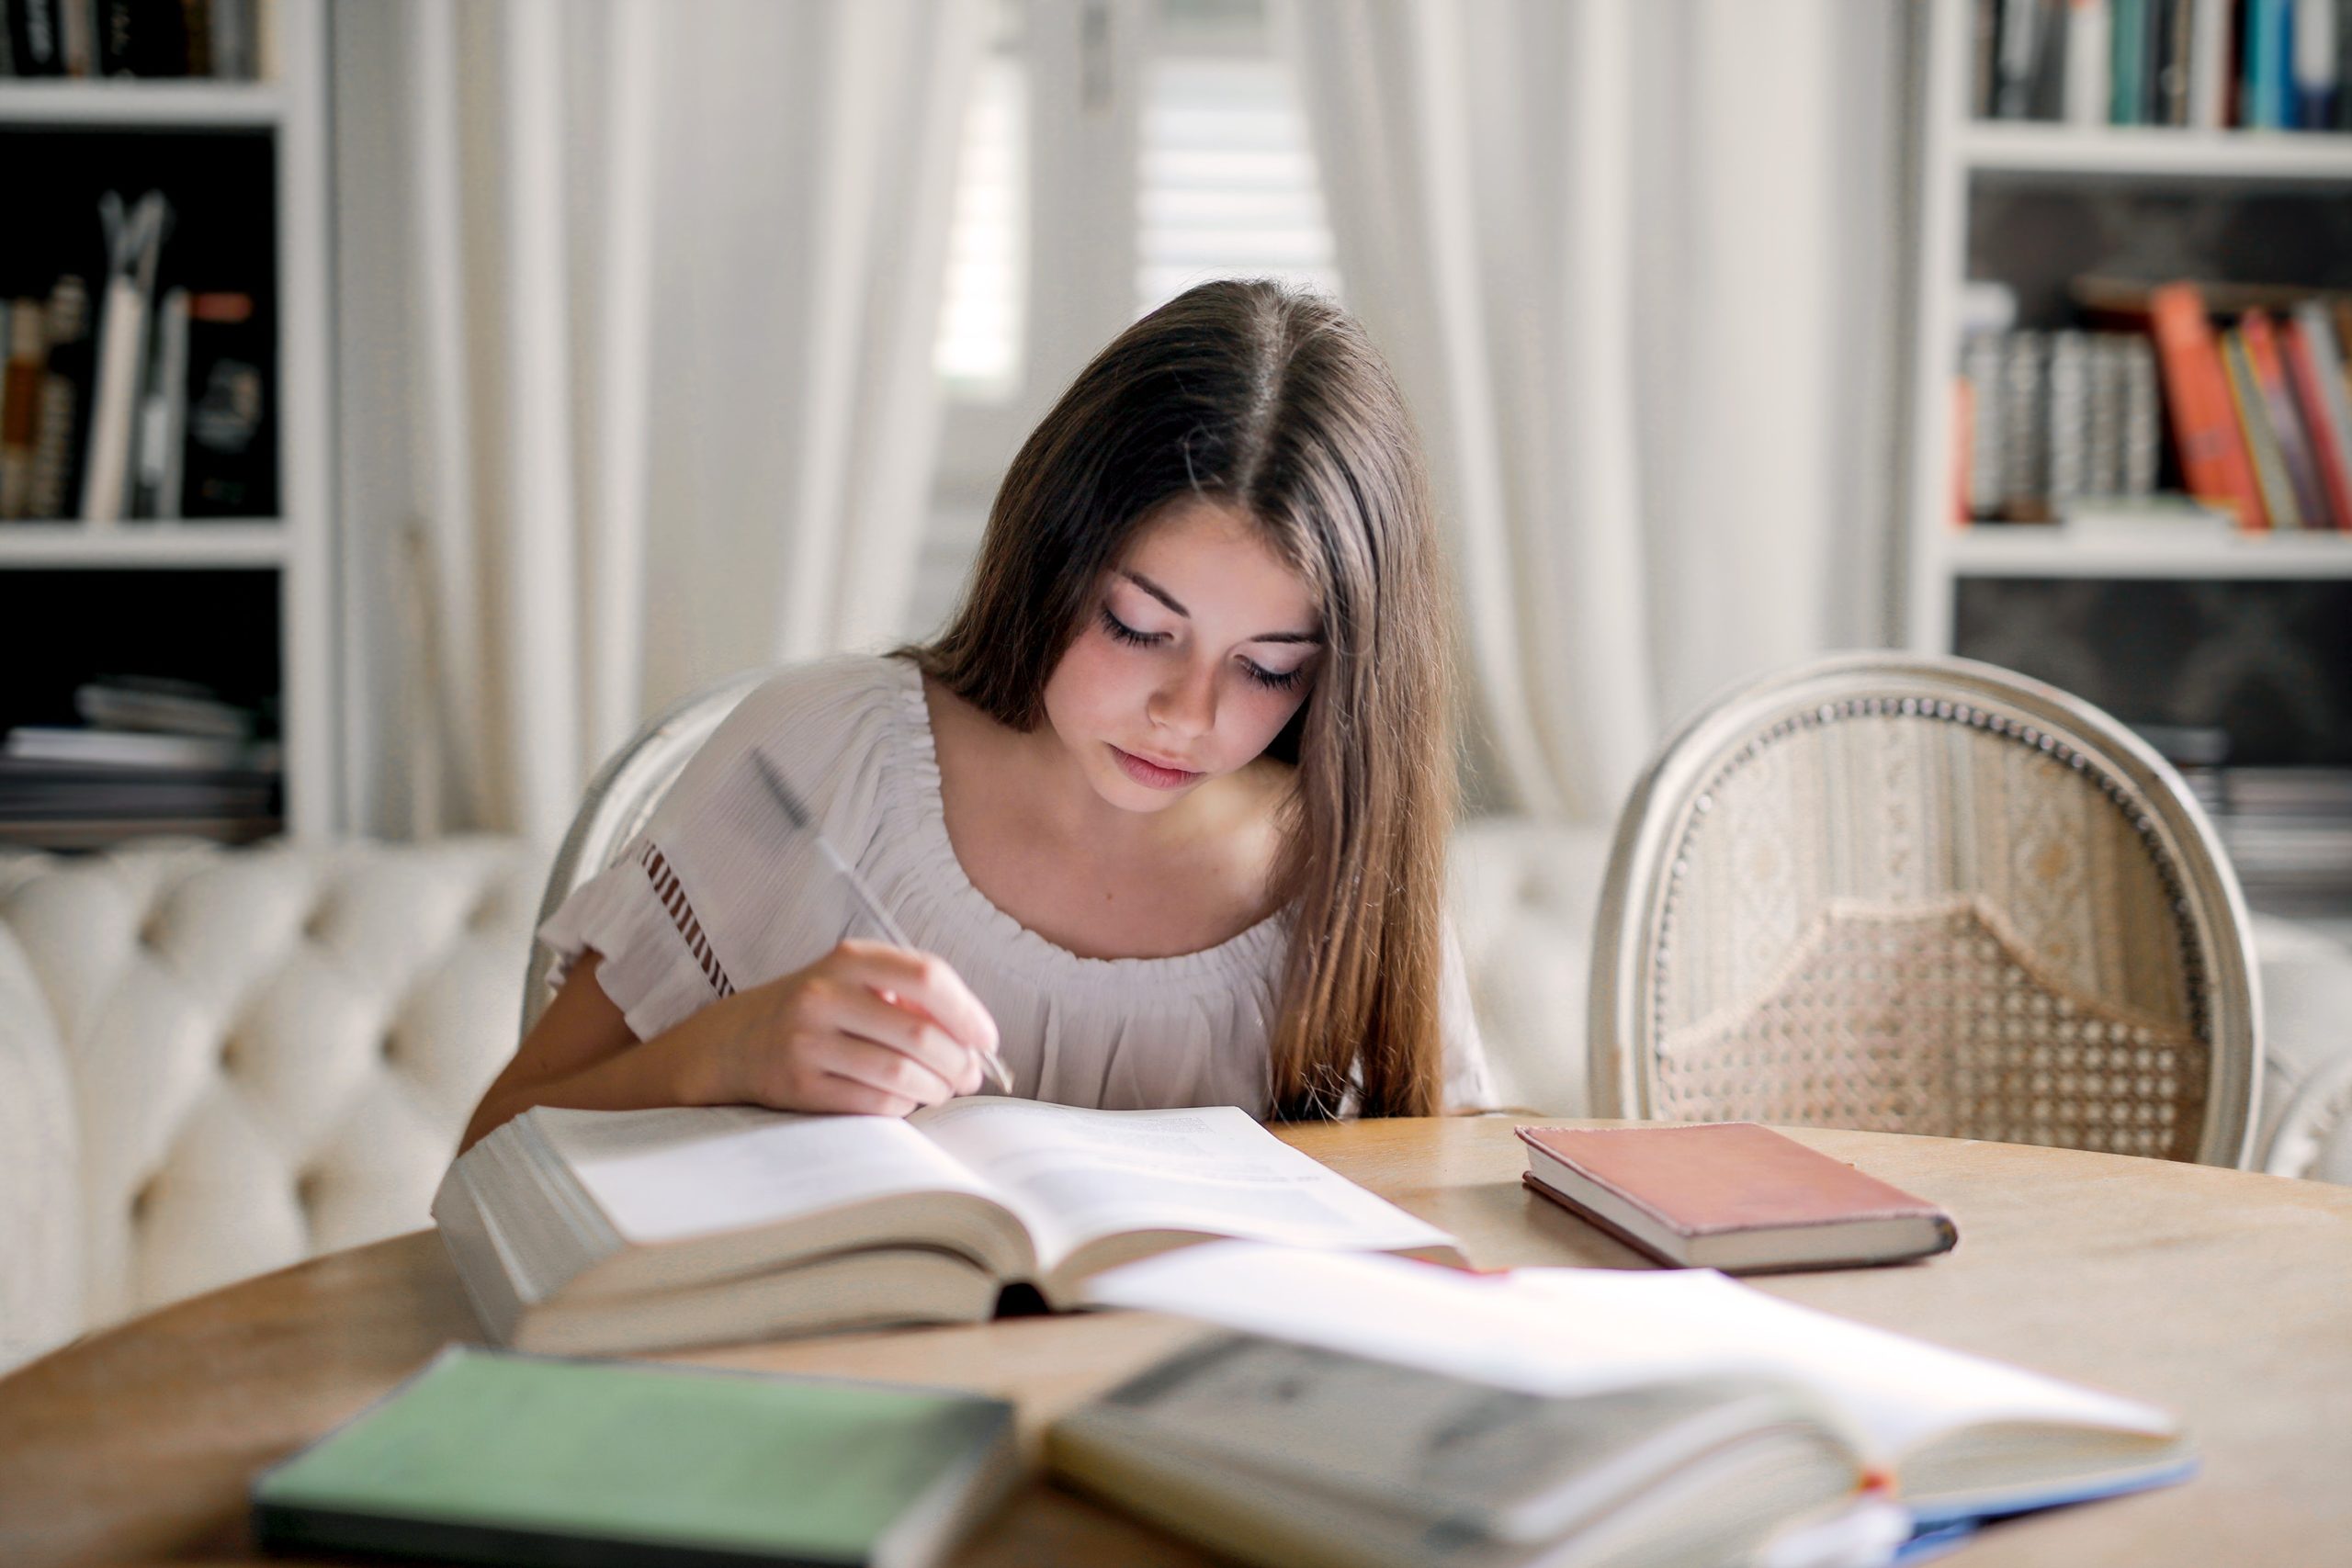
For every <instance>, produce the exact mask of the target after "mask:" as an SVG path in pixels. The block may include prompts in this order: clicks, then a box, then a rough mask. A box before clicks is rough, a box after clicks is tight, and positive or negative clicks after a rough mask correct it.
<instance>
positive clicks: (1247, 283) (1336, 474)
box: [905, 279, 1454, 1118]
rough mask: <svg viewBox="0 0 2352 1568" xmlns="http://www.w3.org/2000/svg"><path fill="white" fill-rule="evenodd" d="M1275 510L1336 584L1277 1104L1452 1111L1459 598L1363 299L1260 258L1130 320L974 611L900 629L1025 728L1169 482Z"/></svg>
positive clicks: (1058, 417) (1310, 565)
mask: <svg viewBox="0 0 2352 1568" xmlns="http://www.w3.org/2000/svg"><path fill="white" fill-rule="evenodd" d="M1188 495H1199V496H1203V497H1205V498H1208V499H1211V500H1215V501H1217V502H1222V503H1225V504H1227V505H1230V506H1233V507H1235V508H1237V509H1238V510H1239V511H1240V512H1242V513H1245V514H1247V515H1248V516H1250V517H1251V518H1253V519H1255V520H1256V522H1257V523H1258V524H1259V525H1260V526H1261V527H1262V528H1263V529H1264V530H1265V533H1266V537H1267V539H1268V541H1269V543H1270V545H1271V546H1272V548H1273V549H1274V551H1275V553H1276V554H1277V555H1279V556H1281V557H1282V558H1283V560H1284V561H1285V562H1286V563H1287V564H1288V565H1289V566H1290V567H1291V569H1292V570H1295V571H1297V572H1298V573H1299V574H1300V576H1301V577H1302V578H1304V579H1305V580H1306V583H1307V586H1308V588H1309V590H1310V592H1312V593H1313V594H1314V595H1315V597H1316V600H1317V604H1318V605H1319V607H1320V610H1321V615H1322V622H1323V639H1324V655H1323V660H1322V667H1321V669H1320V671H1318V672H1317V676H1316V679H1315V682H1314V685H1313V688H1312V691H1311V694H1309V696H1308V698H1307V700H1306V703H1305V704H1304V705H1302V706H1301V707H1300V709H1299V712H1298V715H1297V716H1296V717H1295V718H1294V719H1293V720H1292V721H1291V724H1290V725H1289V727H1288V728H1285V729H1284V730H1283V734H1282V735H1281V736H1280V737H1278V738H1277V739H1276V740H1275V741H1274V743H1273V745H1272V747H1271V748H1270V749H1269V750H1270V751H1271V752H1272V754H1273V755H1275V756H1277V757H1280V758H1281V759H1283V761H1290V762H1293V763H1295V765H1296V771H1295V775H1294V779H1293V790H1292V795H1291V798H1290V800H1289V803H1288V804H1287V806H1286V807H1285V817H1284V820H1283V852H1282V855H1281V859H1280V861H1279V863H1278V865H1277V867H1276V891H1277V892H1278V893H1279V894H1280V895H1281V897H1282V898H1283V903H1284V904H1285V905H1286V906H1288V907H1289V909H1290V915H1291V946H1290V957H1289V962H1288V967H1287V969H1286V971H1285V973H1284V976H1283V993H1282V1003H1281V1011H1280V1015H1279V1018H1278V1021H1276V1023H1275V1026H1274V1032H1273V1039H1272V1069H1273V1070H1272V1104H1273V1111H1274V1114H1276V1115H1277V1116H1281V1117H1286V1118H1301V1117H1316V1116H1329V1115H1331V1114H1333V1113H1335V1112H1336V1111H1337V1110H1338V1109H1339V1107H1340V1099H1341V1096H1342V1095H1343V1094H1344V1093H1345V1092H1346V1089H1347V1088H1348V1086H1349V1083H1350V1081H1351V1077H1352V1078H1353V1080H1354V1081H1355V1082H1356V1083H1357V1084H1358V1086H1359V1087H1360V1089H1361V1098H1360V1101H1359V1103H1360V1106H1361V1109H1362V1110H1363V1113H1364V1114H1366V1115H1374V1116H1382V1115H1389V1116H1397V1115H1403V1116H1418V1115H1428V1114H1430V1113H1431V1112H1433V1111H1436V1110H1438V1109H1439V1103H1438V1101H1439V1083H1440V1058H1441V1044H1440V1041H1439V1036H1438V986H1439V970H1440V963H1441V960H1440V950H1441V941H1442V938H1441V929H1442V915H1441V908H1442V897H1443V883H1444V875H1445V842H1446V837H1447V833H1448V830H1449V829H1450V828H1451V826H1452V822H1453V805H1454V800H1453V791H1454V785H1453V778H1454V774H1453V730H1452V726H1451V717H1450V714H1449V711H1448V705H1447V704H1448V694H1449V693H1450V692H1451V691H1452V689H1453V636H1452V620H1451V616H1450V615H1449V613H1448V609H1447V606H1448V605H1449V604H1450V603H1451V600H1450V595H1449V593H1448V591H1447V587H1446V583H1445V581H1444V574H1443V569H1442V563H1441V560H1440V556H1439V551H1438V547H1437V540H1436V532H1435V528H1434V526H1433V525H1432V522H1431V519H1430V495H1429V480H1428V475H1427V471H1426V469H1425V468H1424V466H1423V463H1422V458H1421V448H1420V442H1419V436H1418V435H1417V434H1416V433H1415V431H1414V429H1413V426H1412V422H1411V419H1410V417H1409V416H1408V414H1407V412H1406V410H1405V405H1404V400H1403V399H1402V398H1401V397H1400V396H1399V395H1398V393H1397V385H1396V382H1395V380H1394V378H1392V377H1391V376H1390V375H1389V373H1388V368H1387V367H1386V366H1385V364H1384V363H1383V362H1382V361H1381V358H1380V355H1378V353H1377V352H1375V351H1374V348H1373V347H1372V344H1370V342H1369V341H1368V340H1367V339H1366V338H1365V336H1364V334H1363V329H1362V328H1361V327H1360V326H1358V325H1357V323H1356V321H1355V320H1354V318H1352V317H1351V316H1350V315H1349V314H1348V313H1347V312H1346V311H1345V310H1341V309H1340V307H1339V306H1337V305H1335V304H1333V303H1332V302H1330V301H1329V300H1328V299H1321V298H1319V297H1317V296H1315V295H1312V294H1306V293H1301V292H1297V291H1295V290H1293V289H1290V288H1285V287H1283V286H1282V285H1280V284H1276V283H1272V282H1268V281H1263V280H1257V279H1251V280H1225V281H1219V282H1215V283H1204V284H1202V285H1201V286H1199V287H1198V288H1193V289H1191V290H1189V291H1187V292H1186V293H1184V294H1182V295H1179V296H1178V297H1177V298H1176V299H1172V300H1170V302H1169V303H1167V304H1166V305H1163V306H1161V307H1160V308H1159V310H1155V311H1153V312H1152V313H1151V314H1150V315H1148V316H1146V317H1144V318H1143V319H1142V320H1141V321H1137V322H1136V323H1135V324H1134V325H1133V326H1131V327H1129V328H1128V329H1127V330H1126V331H1125V332H1124V333H1120V334H1119V336H1118V337H1117V338H1116V339H1114V341H1113V342H1112V343H1111V344H1110V345H1109V346H1108V347H1106V348H1104V349H1103V352H1102V353H1100V354H1098V355H1095V357H1094V360H1093V362H1092V363H1091V364H1090V365H1089V366H1087V367H1086V368H1085V369H1084V370H1083V371H1081V372H1080V374H1079V377H1078V379H1077V380H1076V381H1074V382H1072V383H1071V385H1070V388H1069V390H1068V391H1066V392H1065V393H1063V394H1062V397H1061V400H1059V401H1058V402H1057V403H1056V404H1055V405H1054V407H1053V410H1052V412H1049V413H1047V414H1046V417H1045V419H1044V420H1043V421H1042V422H1040V423H1039V424H1038V426H1037V428H1036V429H1035V431H1034V432H1033V433H1032V434H1030V436H1029V439H1028V440H1027V442H1025V443H1024V444H1023V446H1022V448H1021V451H1020V454H1019V456H1017V457H1014V458H1013V460H1012V468H1010V469H1008V470H1007V472H1006V474H1005V477H1004V483H1003V485H1002V486H1001V488H1000V489H999V490H998V491H997V495H996V503H995V505H994V507H993V508H992V509H991V510H990V512H989V524H988V532H987V534H986V536H985V537H984V538H983V540H982V542H981V546H980V555H979V560H978V564H977V566H976V567H975V569H974V571H973V575H972V581H971V582H970V584H969V586H968V588H967V591H966V593H965V597H964V601H963V604H962V605H961V607H960V608H959V609H958V610H957V612H956V617H955V619H954V621H953V622H952V623H951V624H950V625H949V626H948V627H947V628H946V630H945V631H944V632H943V633H942V634H941V635H940V637H938V638H937V640H935V641H933V642H932V643H931V644H929V645H928V646H925V647H921V648H914V649H907V650H905V651H906V652H907V653H908V654H909V655H910V657H912V658H913V659H914V660H916V662H917V663H919V664H920V665H921V666H922V669H923V670H924V671H926V672H927V673H929V674H930V675H932V676H933V678H934V679H936V680H938V681H939V682H942V683H943V684H944V685H945V686H946V687H947V688H948V689H949V690H951V691H953V692H955V693H956V694H958V695H960V696H962V697H963V698H965V699H966V700H967V701H968V702H970V703H972V704H973V705H976V706H978V707H979V708H980V709H982V710H983V711H985V712H987V713H988V714H989V715H991V716H994V717H995V718H996V719H997V720H998V721H999V722H1001V723H1003V724H1006V725H1010V726H1012V728H1015V729H1019V730H1023V731H1027V730H1032V729H1034V728H1036V726H1037V725H1038V724H1039V723H1040V722H1042V720H1043V719H1044V716H1045V689H1046V678H1047V677H1048V676H1049V675H1051V674H1052V672H1053V671H1054V669H1055V667H1056V665H1057V664H1058V663H1059V662H1060V660H1061V657H1062V655H1063V653H1064V652H1066V651H1067V650H1068V649H1069V645H1070V643H1071V642H1072V640H1073V639H1075V638H1076V637H1077V636H1078V633H1079V630H1080V627H1081V626H1084V625H1085V622H1086V618H1087V617H1088V616H1089V615H1091V614H1092V613H1093V597H1094V595H1095V594H1096V593H1097V592H1099V591H1100V585H1101V581H1102V579H1103V574H1104V573H1105V572H1107V571H1109V570H1112V569H1113V568H1114V567H1115V566H1116V565H1117V564H1118V563H1119V561H1120V559H1121V558H1122V556H1123V554H1124V552H1125V549H1126V547H1127V544H1128V542H1129V540H1130V539H1131V538H1132V537H1133V536H1134V535H1135V534H1136V531H1137V529H1138V528H1139V527H1140V526H1141V525H1143V524H1144V523H1145V522H1146V521H1147V520H1148V518H1149V517H1150V515H1151V514H1152V513H1153V511H1154V509H1155V508H1157V507H1159V506H1160V505H1161V504H1162V503H1163V502H1169V501H1171V500H1175V499H1178V498H1180V497H1183V496H1188Z"/></svg>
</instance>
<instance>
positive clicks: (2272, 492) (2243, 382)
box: [2222, 327, 2304, 532]
mask: <svg viewBox="0 0 2352 1568" xmlns="http://www.w3.org/2000/svg"><path fill="white" fill-rule="evenodd" d="M2222 369H2223V370H2224V371H2225V372H2226V373H2227V375H2228V377H2229V384H2230V408H2231V410H2232V412H2233V413H2234V414H2235V415H2236V417H2237V422H2238V428H2239V429H2240V430H2242V431H2244V432H2245V445H2246V450H2247V451H2248V452H2249V453H2251V454H2252V455H2253V457H2254V482H2255V484H2256V487H2257V488H2258V489H2259V490H2260V491H2261V492H2262V512H2263V515H2264V516H2266V517H2267V518H2268V519H2269V525H2270V526H2271V527H2272V528H2275V529H2278V530H2280V531H2282V532H2287V531H2293V530H2299V529H2301V528H2302V527H2303V526H2304V522H2303V513H2302V509H2301V506H2300V505H2298V504H2297V501H2296V496H2295V487H2294V485H2293V484H2292V483H2291V482H2290V481H2289V479H2288V477H2287V464H2286V460H2285V458H2284V457H2282V456H2281V455H2280V453H2279V450H2278V430H2277V428H2276V427H2275V426H2274V425H2273V424H2272V423H2270V409H2269V405H2268V403H2267V400H2265V399H2264V397H2263V394H2262V384H2261V382H2260V381H2259V380H2258V379H2257V378H2256V375H2255V370H2254V357H2253V355H2251V354H2250V353H2248V351H2247V349H2246V342H2245V328H2243V327H2232V328H2230V329H2229V330H2227V331H2226V332H2224V333H2222Z"/></svg>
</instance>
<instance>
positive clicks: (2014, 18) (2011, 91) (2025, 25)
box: [1993, 0, 2041, 119]
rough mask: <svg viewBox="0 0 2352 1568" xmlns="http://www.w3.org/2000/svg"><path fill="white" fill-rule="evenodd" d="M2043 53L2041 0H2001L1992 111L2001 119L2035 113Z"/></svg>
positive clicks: (2023, 116) (2027, 116)
mask: <svg viewBox="0 0 2352 1568" xmlns="http://www.w3.org/2000/svg"><path fill="white" fill-rule="evenodd" d="M2040 59H2041V4H2040V0H2002V6H2001V38H2000V46H1999V51H1998V54H1997V56H1996V69H1997V72H1998V76H1997V80H1996V85H1995V88H1994V95H1993V112H1994V113H1995V115H1996V116H1997V117H1999V118H2002V119H2025V118H2030V116H2031V115H2032V113H2033V77H2034V68H2035V66H2036V65H2037V64H2038V63H2039V62H2040Z"/></svg>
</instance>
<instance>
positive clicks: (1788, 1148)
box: [1519, 1122, 1960, 1273]
mask: <svg viewBox="0 0 2352 1568" xmlns="http://www.w3.org/2000/svg"><path fill="white" fill-rule="evenodd" d="M1519 1135H1520V1138H1521V1141H1522V1142H1523V1143H1525V1144H1526V1145H1527V1166H1528V1168H1527V1173H1526V1175H1525V1177H1524V1178H1523V1180H1524V1181H1525V1183H1526V1185H1527V1186H1528V1188H1529V1189H1530V1190H1532V1191H1535V1192H1538V1193H1541V1194H1542V1195H1543V1196H1544V1197H1546V1198H1549V1199H1551V1200H1552V1201H1555V1202H1556V1203H1559V1204H1561V1205H1562V1206H1563V1207H1565V1208H1566V1209H1568V1210H1570V1211H1572V1212H1574V1213H1577V1215H1579V1216H1581V1217H1582V1218H1584V1219H1586V1220H1588V1221H1589V1222H1591V1223H1592V1224H1596V1225H1598V1226H1600V1228H1601V1229H1602V1230H1605V1231H1607V1232H1609V1233H1610V1234H1611V1235H1614V1236H1616V1237H1618V1238H1619V1239H1620V1240H1622V1241H1624V1242H1625V1243H1627V1244H1628V1245H1630V1246H1632V1247H1636V1248H1638V1249H1640V1250H1641V1251H1643V1252H1645V1253H1647V1254H1648V1255H1649V1256H1651V1257H1653V1258H1657V1259H1658V1260H1659V1261H1661V1262H1665V1263H1671V1264H1674V1265H1677V1266H1679V1267H1682V1268H1691V1269H1723V1270H1724V1271H1725V1272H1727V1273H1758V1272H1763V1271H1766V1270H1770V1269H1838V1268H1848V1267H1851V1266H1855V1265H1860V1264H1869V1263H1899V1262H1903V1261H1905V1260H1907V1259H1910V1258H1925V1257H1928V1256H1929V1255H1930V1254H1933V1253H1938V1252H1943V1251H1947V1250H1949V1249H1950V1248H1951V1247H1952V1245H1953V1244H1954V1243H1955V1242H1957V1241H1958V1240H1959V1239H1960V1233H1959V1231H1958V1230H1957V1229H1956V1228H1955V1227H1954V1226H1953V1224H1952V1222H1951V1215H1950V1214H1947V1213H1944V1211H1943V1210H1941V1209H1940V1208H1938V1207H1937V1206H1936V1205H1935V1204H1933V1203H1930V1202H1928V1201H1926V1200H1925V1199H1921V1198H1917V1197H1914V1196H1912V1195H1911V1194H1910V1193H1908V1192H1905V1191H1904V1190H1902V1189H1900V1188H1897V1187H1892V1186H1889V1185H1888V1184H1887V1183H1885V1182H1883V1181H1881V1180H1879V1179H1877V1178H1876V1177H1873V1176H1867V1175H1864V1174H1863V1173H1862V1172H1861V1171H1859V1170H1857V1169H1855V1168H1853V1167H1852V1166H1850V1165H1847V1164H1845V1163H1844V1162H1842V1161H1840V1160H1835V1159H1832V1158H1830V1157H1829V1156H1827V1155H1825V1154H1821V1153H1818V1152H1816V1151H1815V1150H1814V1149H1811V1148H1808V1147H1806V1146H1805V1145H1803V1144H1800V1143H1798V1142H1797V1141H1796V1140H1795V1139H1793V1138H1791V1137H1786V1136H1784V1135H1782V1134H1779V1133H1776V1132H1774V1131H1772V1130H1771V1129H1770V1127H1761V1126H1758V1125H1757V1124H1756V1123H1755V1122H1694V1123H1691V1124H1689V1125H1685V1126H1672V1127H1521V1128H1520V1129H1519Z"/></svg>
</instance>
